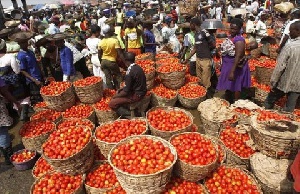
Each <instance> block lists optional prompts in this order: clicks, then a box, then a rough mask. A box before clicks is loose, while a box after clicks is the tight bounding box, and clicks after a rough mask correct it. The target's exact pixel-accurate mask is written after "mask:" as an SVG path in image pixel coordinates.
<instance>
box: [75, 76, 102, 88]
mask: <svg viewBox="0 0 300 194" xmlns="http://www.w3.org/2000/svg"><path fill="white" fill-rule="evenodd" d="M101 80H102V78H101V77H96V76H91V77H86V78H84V79H80V80H77V81H75V82H74V83H73V84H74V86H76V87H85V86H89V85H94V84H96V83H98V82H100V81H101Z"/></svg>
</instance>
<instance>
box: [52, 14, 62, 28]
mask: <svg viewBox="0 0 300 194" xmlns="http://www.w3.org/2000/svg"><path fill="white" fill-rule="evenodd" d="M51 22H52V23H54V25H55V26H58V25H59V23H60V21H59V18H58V17H56V16H53V17H52V18H51Z"/></svg>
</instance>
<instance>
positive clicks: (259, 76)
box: [255, 66, 274, 85]
mask: <svg viewBox="0 0 300 194" xmlns="http://www.w3.org/2000/svg"><path fill="white" fill-rule="evenodd" d="M273 70H274V69H270V68H266V67H259V66H256V67H255V78H256V80H257V82H258V83H260V84H265V85H270V80H271V76H272V73H273Z"/></svg>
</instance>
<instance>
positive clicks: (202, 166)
mask: <svg viewBox="0 0 300 194" xmlns="http://www.w3.org/2000/svg"><path fill="white" fill-rule="evenodd" d="M191 133H194V134H198V135H200V136H203V137H204V138H205V139H209V140H210V141H211V143H212V144H213V146H214V148H215V150H216V158H215V159H214V161H213V162H211V163H209V164H206V165H194V164H189V163H187V162H184V161H183V160H181V159H180V158H179V157H178V159H177V160H179V161H180V162H182V163H184V164H186V165H189V166H192V167H196V168H199V167H201V168H205V167H207V166H211V165H213V164H215V163H218V158H219V151H218V150H219V149H218V147H217V146H218V145H216V143H214V142H213V140H212V138H211V137H209V136H207V135H204V134H201V133H199V132H183V133H178V134H175V135H172V136H171V137H170V139H169V142H170V143H171V141H172V139H173V138H175V137H177V136H179V135H183V134H191ZM171 144H172V143H171ZM172 145H173V144H172ZM175 149H176V148H175ZM176 151H177V150H176Z"/></svg>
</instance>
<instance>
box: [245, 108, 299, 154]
mask: <svg viewBox="0 0 300 194" xmlns="http://www.w3.org/2000/svg"><path fill="white" fill-rule="evenodd" d="M293 119H294V116H293V115H291V114H285V113H281V112H278V111H271V110H260V111H258V114H257V115H253V116H252V117H251V126H252V129H251V131H250V135H251V139H252V140H253V141H254V143H255V145H256V147H257V149H258V150H259V151H260V152H261V153H263V154H265V155H267V156H270V157H273V158H280V159H293V158H294V157H295V156H296V154H297V153H298V149H299V147H300V135H299V134H300V129H299V126H298V123H295V122H294V121H293Z"/></svg>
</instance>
